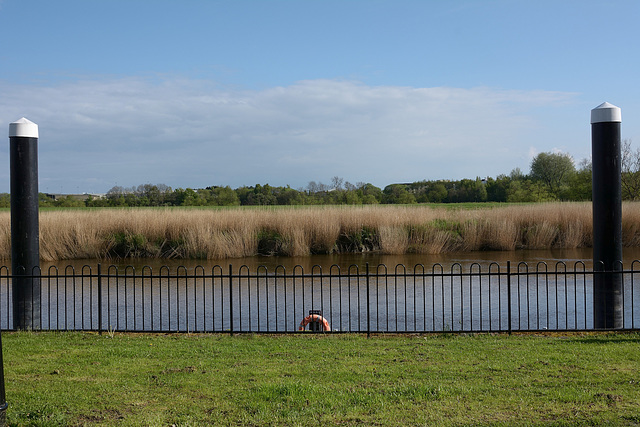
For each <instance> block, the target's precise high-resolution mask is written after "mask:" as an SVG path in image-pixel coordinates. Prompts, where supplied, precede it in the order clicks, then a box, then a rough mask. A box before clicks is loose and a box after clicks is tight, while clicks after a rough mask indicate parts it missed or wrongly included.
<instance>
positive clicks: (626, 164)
mask: <svg viewBox="0 0 640 427" xmlns="http://www.w3.org/2000/svg"><path fill="white" fill-rule="evenodd" d="M621 151H622V177H621V184H622V198H623V199H625V200H638V199H640V148H638V149H636V150H633V149H632V148H631V140H630V139H625V140H624V141H623V142H622V150H621Z"/></svg>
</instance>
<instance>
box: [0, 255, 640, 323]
mask: <svg viewBox="0 0 640 427" xmlns="http://www.w3.org/2000/svg"><path fill="white" fill-rule="evenodd" d="M623 256H624V259H623V263H624V268H625V269H628V268H630V267H631V264H632V262H633V261H635V260H638V259H640V248H625V249H624V251H623ZM591 258H592V250H591V249H590V248H582V249H558V250H526V251H512V252H499V251H485V252H465V253H460V252H457V253H445V254H438V255H423V254H421V255H418V254H405V255H382V254H377V253H365V254H332V255H313V256H308V257H297V258H296V257H251V258H241V259H224V260H215V261H210V260H159V259H124V260H102V261H98V260H73V261H59V262H54V263H42V265H41V267H42V272H43V275H47V274H49V275H51V277H49V278H47V279H46V280H45V279H43V285H42V289H43V290H42V295H43V298H42V313H43V314H42V327H43V328H44V329H93V330H95V329H97V328H101V329H109V328H111V329H114V330H127V331H243V332H293V331H296V330H297V328H298V323H299V322H300V320H301V319H303V318H304V317H305V316H306V315H307V314H308V313H309V310H320V311H321V312H322V313H323V316H324V317H325V318H326V319H328V320H329V322H330V324H331V327H332V330H339V331H346V332H363V331H378V332H412V331H417V332H420V331H447V330H451V331H487V330H505V329H507V328H509V329H511V328H513V329H514V330H542V329H556V330H566V329H590V328H593V314H592V308H593V289H592V279H593V276H592V275H589V274H584V272H585V271H586V272H588V271H591V270H592V260H591ZM99 262H100V264H101V271H102V274H105V273H106V274H107V276H106V277H104V279H103V281H102V285H101V286H102V291H101V292H100V296H101V298H102V300H99V299H98V294H99V292H98V287H97V279H96V277H95V276H93V277H88V278H87V277H80V278H78V277H76V278H74V279H73V280H71V281H69V280H67V278H64V279H62V278H58V277H56V275H57V274H60V275H65V274H66V275H69V274H79V275H82V274H91V275H95V274H96V272H97V264H98V263H99ZM508 262H510V271H511V272H512V273H513V272H519V271H522V272H526V274H523V275H517V276H510V277H512V282H513V283H512V284H511V283H509V287H507V276H506V275H504V274H503V273H504V272H506V268H507V263H508ZM230 266H231V270H230ZM367 267H368V269H369V270H368V271H370V272H371V274H372V276H371V277H370V278H366V277H365V276H364V272H365V271H367ZM633 270H634V271H635V270H638V271H640V264H638V263H636V264H634V266H633ZM5 271H6V270H5ZM558 271H560V272H567V271H579V272H582V273H580V274H573V275H572V274H563V275H561V276H558V275H557V274H556V275H554V272H558ZM231 272H232V273H233V275H235V276H234V279H233V280H232V281H231V282H229V280H227V279H228V278H227V275H228V274H230V273H231ZM529 272H532V273H533V274H529ZM540 272H542V274H541V273H540ZM547 272H549V273H550V274H547ZM394 273H398V274H394ZM463 273H464V274H463ZM466 273H469V274H468V275H465V274H466ZM496 273H499V274H496ZM5 274H6V273H5ZM292 274H293V276H291V275H292ZM354 274H355V275H356V276H352V277H350V275H354ZM120 275H124V277H123V276H120ZM180 275H182V276H183V277H182V278H178V279H176V278H175V277H174V278H172V279H170V278H169V276H180ZM296 275H297V276H296ZM635 275H636V273H633V274H629V275H627V276H625V277H626V278H625V290H624V293H625V298H626V301H625V308H624V318H625V327H627V328H629V327H630V328H638V327H640V307H637V308H636V307H635V306H636V305H638V304H637V301H640V297H638V295H637V294H638V293H639V292H640V286H639V285H640V273H638V276H639V277H637V278H636V279H635V281H636V282H637V283H634V276H635ZM186 276H190V277H186ZM205 276H206V277H205ZM283 276H288V278H287V277H285V278H284V279H283ZM354 277H355V278H354ZM627 278H629V279H630V283H627V282H628V280H627ZM0 280H2V278H1V277H0ZM9 282H10V280H7V279H5V280H3V281H2V283H0V287H1V289H0V307H6V310H0V314H2V311H4V312H5V313H4V314H2V317H1V319H0V326H1V327H2V328H3V329H7V328H11V327H12V326H11V325H12V317H11V311H12V307H11V306H10V304H9V301H10V298H11V296H10V286H9ZM634 295H635V296H634ZM634 298H635V300H634ZM97 307H100V309H98V308H97ZM98 325H100V326H98Z"/></svg>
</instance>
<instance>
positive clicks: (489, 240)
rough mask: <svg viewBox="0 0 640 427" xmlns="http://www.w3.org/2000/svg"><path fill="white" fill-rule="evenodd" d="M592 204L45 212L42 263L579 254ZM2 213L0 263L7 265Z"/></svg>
mask: <svg viewBox="0 0 640 427" xmlns="http://www.w3.org/2000/svg"><path fill="white" fill-rule="evenodd" d="M591 209H592V208H591V204H590V203H545V204H531V205H504V206H499V207H496V206H495V205H489V206H487V207H485V206H484V205H482V204H479V205H477V207H476V208H468V207H467V208H464V209H451V208H445V207H441V206H438V207H432V206H431V205H415V206H389V205H385V206H332V207H326V206H318V207H296V208H284V207H279V208H276V209H274V208H264V209H258V208H250V209H247V208H229V209H182V208H155V209H154V208H151V209H145V208H137V209H135V208H130V209H115V208H105V209H78V210H48V211H43V212H41V213H40V256H41V258H42V260H44V261H53V260H70V259H113V258H165V259H174V258H175V259H224V258H242V257H247V256H255V255H279V256H306V255H309V254H329V253H361V252H378V253H381V254H405V253H417V254H439V253H446V252H457V251H482V250H497V251H510V250H515V249H550V248H568V249H571V248H582V247H590V246H591V245H592V235H593V225H592V211H591ZM10 240H11V236H10V215H9V212H6V211H5V212H1V213H0V258H2V259H9V257H10ZM623 244H624V245H625V246H640V203H630V202H629V203H624V204H623Z"/></svg>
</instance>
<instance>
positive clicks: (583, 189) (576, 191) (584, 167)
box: [563, 159, 592, 201]
mask: <svg viewBox="0 0 640 427" xmlns="http://www.w3.org/2000/svg"><path fill="white" fill-rule="evenodd" d="M591 181H592V171H591V160H589V159H583V160H582V161H581V162H580V166H579V168H578V170H577V171H576V173H574V174H573V176H572V178H571V181H570V182H569V187H568V189H567V190H566V191H565V193H564V197H563V198H564V199H568V200H575V201H588V200H591V197H592V196H591V194H592V193H591V187H592V184H591Z"/></svg>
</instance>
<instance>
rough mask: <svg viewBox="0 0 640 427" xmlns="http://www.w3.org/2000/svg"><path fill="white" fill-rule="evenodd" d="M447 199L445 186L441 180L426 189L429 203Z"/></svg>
mask: <svg viewBox="0 0 640 427" xmlns="http://www.w3.org/2000/svg"><path fill="white" fill-rule="evenodd" d="M446 199H447V187H445V186H444V184H443V183H442V182H436V183H434V184H432V185H430V186H429V189H428V190H427V200H428V201H429V202H431V203H442V202H444V201H445V200H446Z"/></svg>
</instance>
